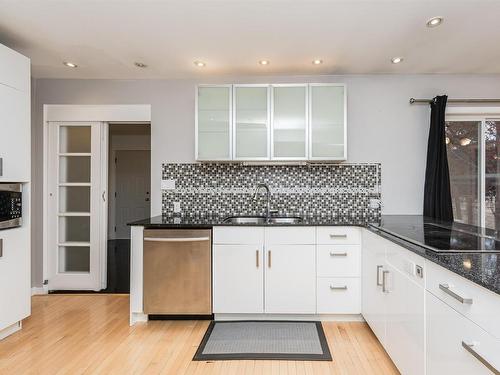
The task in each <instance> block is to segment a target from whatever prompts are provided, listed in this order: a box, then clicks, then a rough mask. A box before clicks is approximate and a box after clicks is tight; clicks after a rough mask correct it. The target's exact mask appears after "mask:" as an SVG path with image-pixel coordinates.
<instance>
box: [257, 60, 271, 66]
mask: <svg viewBox="0 0 500 375" xmlns="http://www.w3.org/2000/svg"><path fill="white" fill-rule="evenodd" d="M259 64H260V65H269V60H260V61H259Z"/></svg>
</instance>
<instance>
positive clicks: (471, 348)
mask: <svg viewBox="0 0 500 375" xmlns="http://www.w3.org/2000/svg"><path fill="white" fill-rule="evenodd" d="M476 345H477V344H476V343H471V344H468V343H466V342H465V341H462V346H463V347H464V348H465V350H467V351H468V352H469V353H470V354H472V355H473V356H474V357H476V358H477V359H478V360H479V362H481V363H482V364H483V365H485V366H486V367H487V368H488V370H490V371H491V372H492V373H494V374H496V375H500V370H499V369H497V368H495V366H494V365H492V364H491V363H490V362H488V360H487V359H486V358H484V357H483V356H482V355H481V354H479V353H478V351H477V350H474V346H476Z"/></svg>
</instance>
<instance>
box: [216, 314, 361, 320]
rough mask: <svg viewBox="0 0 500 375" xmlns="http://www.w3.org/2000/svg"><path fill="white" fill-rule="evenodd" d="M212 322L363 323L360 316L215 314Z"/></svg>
mask: <svg viewBox="0 0 500 375" xmlns="http://www.w3.org/2000/svg"><path fill="white" fill-rule="evenodd" d="M214 320H219V321H221V320H302V321H322V322H364V321H365V320H364V319H363V316H362V315H361V314H215V315H214Z"/></svg>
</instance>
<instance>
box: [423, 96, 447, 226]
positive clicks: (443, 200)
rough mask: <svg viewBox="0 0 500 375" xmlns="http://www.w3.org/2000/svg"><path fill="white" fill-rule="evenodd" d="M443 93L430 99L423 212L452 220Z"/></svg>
mask: <svg viewBox="0 0 500 375" xmlns="http://www.w3.org/2000/svg"><path fill="white" fill-rule="evenodd" d="M447 99H448V97H447V96H446V95H443V96H436V97H435V98H434V99H433V101H432V102H431V125H430V130H429V142H428V145H427V168H426V170H425V187H424V216H428V217H431V218H435V219H440V220H444V221H453V208H452V205H451V192H450V171H449V168H448V157H447V155H446V134H445V110H446V101H447Z"/></svg>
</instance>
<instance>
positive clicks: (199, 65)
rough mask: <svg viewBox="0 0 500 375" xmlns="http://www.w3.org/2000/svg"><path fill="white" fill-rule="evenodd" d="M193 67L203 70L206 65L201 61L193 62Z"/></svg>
mask: <svg viewBox="0 0 500 375" xmlns="http://www.w3.org/2000/svg"><path fill="white" fill-rule="evenodd" d="M194 65H196V66H197V67H198V68H203V67H204V66H205V65H207V64H205V63H204V62H203V61H195V62H194Z"/></svg>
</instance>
